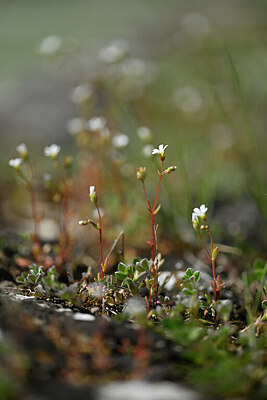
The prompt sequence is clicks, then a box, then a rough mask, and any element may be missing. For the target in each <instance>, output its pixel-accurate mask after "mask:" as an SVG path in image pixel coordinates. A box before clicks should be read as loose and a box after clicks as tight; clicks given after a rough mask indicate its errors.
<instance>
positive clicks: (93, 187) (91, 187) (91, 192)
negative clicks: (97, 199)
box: [89, 186, 95, 196]
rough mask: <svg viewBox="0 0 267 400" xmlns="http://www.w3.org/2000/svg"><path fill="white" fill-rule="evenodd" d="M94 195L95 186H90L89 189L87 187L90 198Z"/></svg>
mask: <svg viewBox="0 0 267 400" xmlns="http://www.w3.org/2000/svg"><path fill="white" fill-rule="evenodd" d="M94 193H95V186H90V187H89V194H90V196H93V194H94Z"/></svg>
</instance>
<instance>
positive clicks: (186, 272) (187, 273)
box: [185, 268, 194, 277]
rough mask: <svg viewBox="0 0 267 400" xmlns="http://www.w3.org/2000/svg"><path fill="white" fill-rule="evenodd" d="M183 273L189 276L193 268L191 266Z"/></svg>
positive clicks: (192, 272)
mask: <svg viewBox="0 0 267 400" xmlns="http://www.w3.org/2000/svg"><path fill="white" fill-rule="evenodd" d="M185 274H186V275H187V276H188V277H190V276H192V275H194V270H193V269H192V268H187V270H186V271H185Z"/></svg>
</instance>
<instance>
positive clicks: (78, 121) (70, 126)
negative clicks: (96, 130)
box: [66, 117, 85, 135]
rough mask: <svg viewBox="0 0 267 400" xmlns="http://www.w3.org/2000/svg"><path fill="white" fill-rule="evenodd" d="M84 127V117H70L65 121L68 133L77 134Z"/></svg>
mask: <svg viewBox="0 0 267 400" xmlns="http://www.w3.org/2000/svg"><path fill="white" fill-rule="evenodd" d="M84 127H85V119H84V118H80V117H77V118H72V119H69V120H68V121H67V126H66V128H67V131H68V133H69V134H70V135H77V134H78V133H80V132H82V131H83V130H84Z"/></svg>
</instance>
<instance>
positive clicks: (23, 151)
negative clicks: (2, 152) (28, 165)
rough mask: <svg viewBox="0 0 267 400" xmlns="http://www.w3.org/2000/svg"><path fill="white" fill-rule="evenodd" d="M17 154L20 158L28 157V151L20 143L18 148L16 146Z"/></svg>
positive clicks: (24, 145)
mask: <svg viewBox="0 0 267 400" xmlns="http://www.w3.org/2000/svg"><path fill="white" fill-rule="evenodd" d="M16 150H17V152H18V153H19V155H20V156H21V157H22V158H27V156H28V149H27V146H26V144H25V143H21V144H20V145H19V146H17V149H16Z"/></svg>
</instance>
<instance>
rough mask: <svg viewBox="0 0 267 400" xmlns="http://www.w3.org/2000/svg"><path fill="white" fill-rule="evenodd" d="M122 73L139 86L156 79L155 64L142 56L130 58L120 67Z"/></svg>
mask: <svg viewBox="0 0 267 400" xmlns="http://www.w3.org/2000/svg"><path fill="white" fill-rule="evenodd" d="M119 72H120V74H121V75H122V76H123V77H124V78H127V79H128V80H130V81H131V82H132V83H135V85H138V86H146V85H149V84H150V83H151V82H153V81H154V80H155V77H156V75H157V73H156V67H155V65H154V64H153V63H152V62H150V61H144V60H141V59H140V58H128V59H127V60H125V61H124V62H123V63H122V64H121V65H120V67H119Z"/></svg>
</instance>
